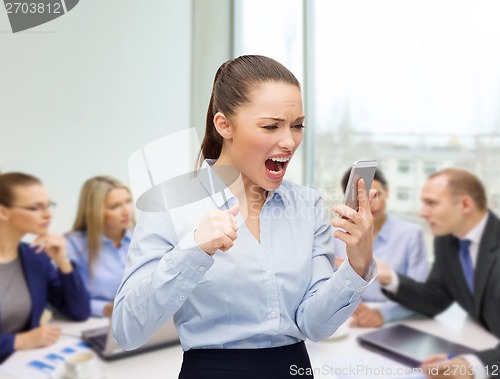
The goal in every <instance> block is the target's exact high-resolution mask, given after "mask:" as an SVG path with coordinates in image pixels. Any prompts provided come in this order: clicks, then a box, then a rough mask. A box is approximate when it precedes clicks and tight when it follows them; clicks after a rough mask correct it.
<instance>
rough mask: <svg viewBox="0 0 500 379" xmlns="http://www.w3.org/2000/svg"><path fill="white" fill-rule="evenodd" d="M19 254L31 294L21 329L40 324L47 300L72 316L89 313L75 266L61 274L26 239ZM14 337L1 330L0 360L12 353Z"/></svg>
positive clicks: (86, 299) (85, 317)
mask: <svg viewBox="0 0 500 379" xmlns="http://www.w3.org/2000/svg"><path fill="white" fill-rule="evenodd" d="M19 254H20V255H19V256H20V258H21V264H22V268H23V272H24V277H25V279H26V284H27V286H28V290H29V293H30V298H31V316H30V319H29V322H28V324H27V325H26V327H25V329H24V331H27V330H31V329H33V328H36V327H37V326H39V323H40V316H41V315H42V312H43V310H44V309H45V307H46V306H47V304H50V305H51V306H52V307H54V308H55V309H56V310H57V311H59V312H60V313H61V314H63V315H64V316H66V317H69V318H71V319H73V320H77V321H83V320H86V319H87V318H88V317H89V316H90V297H89V294H88V292H87V289H86V288H85V286H84V284H83V282H82V280H81V279H80V277H79V276H78V274H77V272H76V270H73V272H72V273H71V274H67V275H65V274H62V273H61V272H60V271H58V270H56V268H55V267H54V265H53V264H52V262H51V260H50V259H49V257H48V256H47V255H46V254H45V253H40V254H35V252H34V249H33V248H30V247H29V245H27V244H25V243H21V244H20V245H19ZM0 311H1V310H0ZM14 339H15V334H10V333H2V331H1V330H0V363H2V362H3V361H4V360H5V359H6V358H7V357H8V356H9V355H10V354H12V353H13V351H14Z"/></svg>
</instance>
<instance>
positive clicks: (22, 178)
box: [0, 172, 42, 207]
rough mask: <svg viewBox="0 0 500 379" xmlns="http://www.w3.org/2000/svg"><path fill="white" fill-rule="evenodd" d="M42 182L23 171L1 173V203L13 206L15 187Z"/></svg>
mask: <svg viewBox="0 0 500 379" xmlns="http://www.w3.org/2000/svg"><path fill="white" fill-rule="evenodd" d="M33 184H42V182H41V181H40V179H38V178H36V177H34V176H32V175H28V174H24V173H22V172H8V173H6V174H0V204H1V205H4V206H6V207H10V206H12V202H13V201H14V191H13V189H14V187H20V186H30V185H33Z"/></svg>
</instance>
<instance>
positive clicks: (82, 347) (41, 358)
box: [0, 337, 89, 379]
mask: <svg viewBox="0 0 500 379" xmlns="http://www.w3.org/2000/svg"><path fill="white" fill-rule="evenodd" d="M88 350H89V346H88V345H87V344H85V343H84V342H82V341H81V340H79V339H76V338H69V337H65V338H64V339H61V340H60V341H59V342H57V343H55V344H54V345H51V346H48V347H45V348H41V349H34V350H30V351H22V352H16V354H15V356H13V357H11V358H9V359H8V360H7V361H6V362H4V363H3V364H2V365H1V366H0V374H1V375H3V376H2V377H4V376H5V375H7V376H8V377H9V378H16V379H17V378H19V379H26V378H30V379H48V378H53V377H54V374H55V373H56V372H58V371H60V368H61V366H63V365H64V361H65V359H66V357H68V356H70V355H73V354H75V353H79V352H82V351H88Z"/></svg>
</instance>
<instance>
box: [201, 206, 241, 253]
mask: <svg viewBox="0 0 500 379" xmlns="http://www.w3.org/2000/svg"><path fill="white" fill-rule="evenodd" d="M239 210H240V205H239V203H238V204H235V205H233V206H232V207H231V208H230V209H228V210H227V211H221V210H218V209H217V210H213V211H210V212H208V213H207V214H206V215H205V217H203V219H202V220H201V222H200V225H199V226H198V229H196V230H195V232H194V240H195V242H196V244H197V245H198V246H199V247H200V249H202V250H203V251H204V252H205V253H207V254H208V255H212V254H214V253H215V251H216V250H217V249H219V250H222V251H227V250H229V249H230V248H231V247H232V246H233V245H234V241H235V240H236V237H238V234H237V232H238V226H237V225H236V215H237V214H238V212H239Z"/></svg>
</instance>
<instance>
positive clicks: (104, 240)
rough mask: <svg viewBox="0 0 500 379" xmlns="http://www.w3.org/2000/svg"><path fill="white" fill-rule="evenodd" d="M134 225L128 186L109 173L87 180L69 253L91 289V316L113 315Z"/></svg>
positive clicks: (71, 235)
mask: <svg viewBox="0 0 500 379" xmlns="http://www.w3.org/2000/svg"><path fill="white" fill-rule="evenodd" d="M132 225H133V213H132V195H131V192H130V190H129V188H128V187H127V186H125V185H124V184H123V183H121V182H119V181H118V180H116V179H114V178H112V177H109V176H96V177H93V178H90V179H89V180H87V181H86V182H85V183H84V185H83V187H82V190H81V192H80V200H79V204H78V211H77V215H76V220H75V223H74V225H73V230H72V231H71V232H69V233H67V234H66V241H67V250H68V256H69V257H70V259H71V261H72V262H73V263H74V264H75V267H76V269H77V270H78V272H79V273H80V276H81V277H82V278H83V281H84V282H85V285H86V286H87V289H88V290H89V292H90V296H91V310H92V316H107V317H110V316H111V312H112V310H113V300H114V296H115V293H116V290H117V289H118V286H119V285H120V281H121V278H122V273H123V269H124V267H125V260H126V258H127V252H128V248H129V245H130V239H131V227H132Z"/></svg>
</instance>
